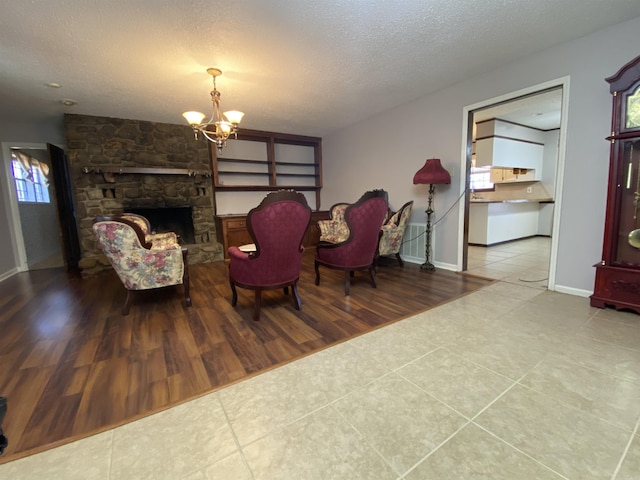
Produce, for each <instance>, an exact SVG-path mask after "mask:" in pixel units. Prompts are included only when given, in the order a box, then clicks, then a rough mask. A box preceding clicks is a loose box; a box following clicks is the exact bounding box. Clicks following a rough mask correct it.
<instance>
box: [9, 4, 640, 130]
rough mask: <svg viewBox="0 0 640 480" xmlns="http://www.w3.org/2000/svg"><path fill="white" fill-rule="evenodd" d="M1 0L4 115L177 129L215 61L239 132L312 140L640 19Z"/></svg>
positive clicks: (199, 106)
mask: <svg viewBox="0 0 640 480" xmlns="http://www.w3.org/2000/svg"><path fill="white" fill-rule="evenodd" d="M0 2H1V3H2V10H1V12H2V13H1V14H0V97H1V98H2V101H1V102H0V116H1V117H0V118H6V117H7V116H12V117H9V118H13V119H15V121H18V122H31V121H49V120H52V119H55V118H57V119H60V117H61V115H62V113H65V112H69V113H80V114H87V115H100V116H109V117H118V118H130V119H139V120H150V121H157V122H167V123H181V122H183V119H182V117H181V113H182V112H183V111H185V110H200V111H203V112H204V113H207V115H208V114H209V113H210V109H211V107H210V105H211V104H210V101H209V90H210V89H211V77H209V76H208V75H207V73H206V69H207V67H211V66H215V67H218V68H220V69H221V70H222V71H223V75H222V76H221V77H219V79H218V81H217V86H218V89H219V90H220V91H221V92H222V107H223V109H237V110H242V111H244V112H245V113H246V115H245V119H244V121H243V123H242V126H244V127H245V128H251V129H258V130H271V131H278V132H289V133H298V134H307V135H316V136H323V135H325V134H327V133H329V132H331V131H333V130H336V129H338V128H340V127H344V126H347V125H350V124H352V123H355V122H357V121H359V120H362V119H364V118H367V117H370V116H372V115H375V114H376V113H379V112H382V111H384V110H386V109H389V108H391V107H394V106H396V105H399V104H402V103H405V102H409V101H411V100H413V99H416V98H419V97H422V96H424V95H426V94H428V93H431V92H434V91H436V90H438V89H441V88H443V87H445V86H448V85H451V84H453V83H456V82H459V81H462V80H464V79H466V78H469V77H472V76H474V75H477V74H480V73H483V72H486V71H489V70H491V69H493V68H496V67H498V66H500V65H503V64H505V63H508V62H510V61H513V60H514V59H516V58H519V57H522V56H524V55H528V54H531V53H534V52H537V51H540V50H543V49H545V48H548V47H551V46H553V45H555V44H558V43H561V42H565V41H567V40H570V39H574V38H578V37H581V36H584V35H586V34H589V33H591V32H593V31H596V30H599V29H601V28H603V27H606V26H609V25H613V24H615V23H619V22H622V21H624V20H627V19H630V18H634V17H637V16H639V15H640V1H638V0H607V1H605V0H535V1H532V0H483V1H478V0H419V1H418V0H416V1H383V0H377V1H374V0H316V1H314V2H311V1H309V2H303V1H298V0H270V1H265V0H237V1H224V2H222V1H215V0H190V1H176V0H126V1H125V0H109V1H102V2H98V1H80V0H75V1H74V0H32V1H12V0H0ZM49 83H57V84H60V85H61V87H60V88H53V87H50V86H47V85H48V84H49ZM62 99H72V100H74V101H76V102H77V104H76V105H75V106H72V107H68V106H65V105H63V104H62Z"/></svg>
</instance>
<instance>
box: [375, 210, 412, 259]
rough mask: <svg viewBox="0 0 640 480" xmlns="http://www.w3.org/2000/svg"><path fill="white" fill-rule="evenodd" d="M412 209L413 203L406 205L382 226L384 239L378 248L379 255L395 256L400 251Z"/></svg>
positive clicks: (381, 239) (382, 238)
mask: <svg viewBox="0 0 640 480" xmlns="http://www.w3.org/2000/svg"><path fill="white" fill-rule="evenodd" d="M412 207H413V201H411V202H407V203H405V204H404V205H403V206H402V207H401V208H400V210H398V211H397V212H396V213H394V214H392V215H391V216H390V217H389V219H388V220H387V221H386V222H385V224H384V225H383V226H382V237H381V238H380V244H379V246H378V254H379V255H394V254H397V253H398V252H399V251H400V246H401V245H402V238H403V237H404V231H405V229H406V226H407V223H408V221H409V217H410V216H411V209H412Z"/></svg>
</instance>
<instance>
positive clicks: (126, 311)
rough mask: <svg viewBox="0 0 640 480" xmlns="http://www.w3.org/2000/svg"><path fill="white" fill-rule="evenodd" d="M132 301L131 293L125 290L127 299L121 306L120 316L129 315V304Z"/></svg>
mask: <svg viewBox="0 0 640 480" xmlns="http://www.w3.org/2000/svg"><path fill="white" fill-rule="evenodd" d="M132 301H133V291H132V290H127V298H126V299H125V301H124V305H123V306H122V315H129V309H130V308H131V302H132Z"/></svg>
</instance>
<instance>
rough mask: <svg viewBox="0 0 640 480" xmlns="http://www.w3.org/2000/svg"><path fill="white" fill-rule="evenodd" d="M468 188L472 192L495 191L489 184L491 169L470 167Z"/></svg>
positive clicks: (491, 184) (490, 183)
mask: <svg viewBox="0 0 640 480" xmlns="http://www.w3.org/2000/svg"><path fill="white" fill-rule="evenodd" d="M469 188H470V189H471V191H472V192H482V191H493V190H495V187H494V185H493V183H492V182H491V167H471V178H470V181H469Z"/></svg>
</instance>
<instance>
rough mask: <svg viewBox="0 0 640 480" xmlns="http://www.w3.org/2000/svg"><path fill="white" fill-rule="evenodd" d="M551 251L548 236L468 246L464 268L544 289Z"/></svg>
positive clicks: (481, 274)
mask: <svg viewBox="0 0 640 480" xmlns="http://www.w3.org/2000/svg"><path fill="white" fill-rule="evenodd" d="M550 252H551V238H550V237H532V238H527V239H524V240H517V241H514V242H509V243H503V244H500V245H495V246H493V247H475V246H469V251H468V259H467V271H468V273H473V274H476V275H480V276H482V277H487V278H495V279H496V280H502V281H504V282H509V283H515V284H520V285H527V286H529V287H535V288H539V289H541V290H546V289H547V281H548V278H549V254H550Z"/></svg>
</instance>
